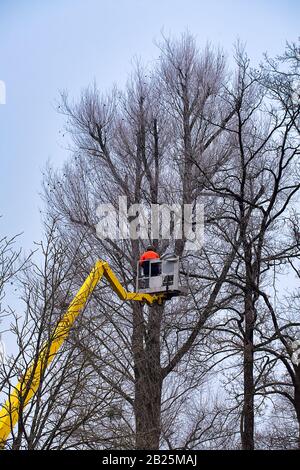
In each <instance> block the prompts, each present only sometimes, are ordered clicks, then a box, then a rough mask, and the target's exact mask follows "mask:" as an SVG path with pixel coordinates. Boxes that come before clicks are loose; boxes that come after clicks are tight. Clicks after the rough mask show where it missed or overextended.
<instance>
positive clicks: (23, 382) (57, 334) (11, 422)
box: [0, 260, 164, 448]
mask: <svg viewBox="0 0 300 470" xmlns="http://www.w3.org/2000/svg"><path fill="white" fill-rule="evenodd" d="M103 276H105V278H106V279H107V281H108V282H109V284H110V286H111V287H112V289H113V290H114V291H115V292H116V294H117V295H118V296H119V298H120V299H121V300H124V301H127V300H135V301H138V302H146V303H148V304H149V305H151V304H153V303H155V302H157V303H162V302H163V299H164V294H156V295H152V294H145V293H138V292H127V291H126V290H125V289H124V287H123V286H122V285H121V284H120V282H119V281H118V279H117V277H116V276H115V274H114V272H113V271H112V270H111V268H110V267H109V265H108V263H107V262H105V261H102V260H99V261H97V262H96V264H95V266H94V268H93V269H92V271H91V273H90V274H89V275H88V277H87V278H86V280H85V281H84V283H83V284H82V286H81V288H80V289H79V291H78V292H77V294H76V295H75V297H74V298H73V300H72V302H71V303H70V305H69V307H68V309H67V311H66V313H65V314H64V315H63V317H62V319H61V320H60V321H59V322H58V324H57V326H56V328H55V329H54V331H53V333H52V335H51V338H50V339H49V341H47V342H46V343H45V344H44V345H43V347H42V348H41V351H40V353H39V355H38V357H37V359H36V360H35V361H33V362H32V363H31V365H29V367H28V368H27V370H26V372H25V374H24V376H23V377H22V378H20V380H19V382H18V384H17V385H16V386H15V387H14V389H13V391H12V392H11V394H10V396H9V398H8V399H7V401H6V403H5V404H4V405H3V407H2V409H1V410H0V448H1V447H2V448H3V447H4V445H5V442H6V440H7V438H8V436H9V434H10V433H11V432H12V430H13V428H14V426H15V424H16V423H17V422H18V420H19V418H20V410H23V409H24V407H25V406H26V405H27V404H28V402H29V401H30V399H31V398H32V397H33V396H34V395H35V393H36V392H37V390H38V388H39V385H40V383H41V380H42V377H43V374H44V372H45V369H46V368H47V366H48V365H49V364H50V363H51V362H52V361H53V359H54V357H55V355H56V353H57V352H58V350H59V348H60V347H61V345H62V344H63V342H64V341H65V340H66V339H67V337H68V335H69V332H70V330H71V328H72V326H73V324H74V322H75V320H76V318H77V317H78V315H79V314H80V312H81V311H82V309H83V308H84V306H85V305H86V303H87V301H88V299H89V297H90V295H91V294H92V292H93V291H94V289H95V287H96V285H97V284H98V282H99V281H100V279H101V278H102V277H103Z"/></svg>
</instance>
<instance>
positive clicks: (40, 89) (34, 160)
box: [0, 0, 300, 249]
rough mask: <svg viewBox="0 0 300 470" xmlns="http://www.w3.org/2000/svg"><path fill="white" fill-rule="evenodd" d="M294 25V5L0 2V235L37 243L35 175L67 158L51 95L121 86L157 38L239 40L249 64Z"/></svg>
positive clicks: (273, 0)
mask: <svg viewBox="0 0 300 470" xmlns="http://www.w3.org/2000/svg"><path fill="white" fill-rule="evenodd" d="M299 18H300V2H297V1H294V0H285V1H283V0H260V1H258V0H254V1H251V2H250V1H241V0H240V1H238V0H224V1H221V0H209V1H208V0H198V1H197V0H160V1H158V0H151V1H150V0H124V1H121V0H114V1H104V0H43V1H42V0H39V1H38V0H0V80H4V81H5V83H6V91H7V96H6V105H0V161H1V179H0V214H2V215H3V218H2V219H0V234H4V233H5V234H7V233H8V234H14V233H16V232H21V231H24V235H23V237H22V243H23V245H24V246H25V247H26V249H29V248H30V247H31V246H32V242H33V240H39V239H40V237H41V229H40V214H39V210H38V208H39V207H42V203H41V201H40V198H39V195H38V193H39V191H40V181H41V173H42V170H43V168H44V166H45V164H46V161H47V159H50V160H51V161H52V163H53V164H54V165H60V164H61V162H63V161H64V160H65V159H66V158H67V157H68V152H67V151H66V150H65V149H64V146H65V140H64V139H63V138H62V136H61V134H60V133H59V131H60V130H61V129H62V126H63V120H62V117H61V116H59V115H58V114H57V112H56V110H55V102H56V100H57V97H58V91H59V90H60V89H68V90H69V92H70V94H71V95H73V96H75V97H76V96H78V95H79V92H80V89H81V88H83V87H85V86H86V85H88V84H89V83H91V82H92V81H93V80H94V79H96V80H97V82H98V86H99V88H103V89H107V88H109V87H110V86H111V85H112V84H113V83H117V84H118V85H120V86H122V85H123V84H124V82H125V80H126V77H127V75H128V73H129V72H130V70H131V61H132V58H133V57H134V56H138V57H142V58H143V60H144V61H145V62H146V63H151V61H153V60H155V57H156V56H157V55H158V51H157V49H156V47H155V45H154V40H155V39H159V38H160V32H161V30H162V29H163V30H164V32H165V34H167V35H168V34H169V33H171V34H172V35H180V33H181V32H183V31H184V30H186V29H189V30H190V32H191V33H193V34H194V35H195V36H196V38H197V42H198V45H199V46H200V47H201V46H202V45H205V43H206V42H207V41H211V42H212V43H213V44H215V45H218V46H222V47H223V48H224V49H225V51H227V52H228V54H229V55H230V54H231V52H232V45H233V43H234V42H235V40H236V39H237V38H238V37H239V38H240V39H241V40H242V41H245V42H246V43H247V51H248V54H249V56H250V57H251V58H252V59H253V60H254V61H256V62H258V61H259V60H260V58H261V57H262V53H263V52H264V51H268V53H269V54H270V55H275V54H277V53H280V52H282V51H283V49H284V45H285V41H286V40H296V39H297V36H298V35H299Z"/></svg>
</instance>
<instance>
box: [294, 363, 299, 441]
mask: <svg viewBox="0 0 300 470" xmlns="http://www.w3.org/2000/svg"><path fill="white" fill-rule="evenodd" d="M295 382H296V384H295V392H294V403H295V411H296V416H297V422H298V442H297V447H298V449H300V364H298V366H297V369H296V373H295Z"/></svg>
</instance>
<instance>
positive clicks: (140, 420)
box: [133, 306, 163, 450]
mask: <svg viewBox="0 0 300 470" xmlns="http://www.w3.org/2000/svg"><path fill="white" fill-rule="evenodd" d="M138 307H139V306H138ZM149 309H150V312H149V320H148V325H147V327H145V325H144V323H143V314H142V308H140V313H139V314H138V315H136V321H135V325H134V333H133V352H134V372H135V406H134V411H135V422H136V443H135V446H136V449H149V450H151V449H154V450H156V449H159V439H160V431H161V429H160V415H161V391H162V375H161V366H160V327H161V317H162V313H163V306H153V307H149ZM135 310H139V309H138V308H137V309H135ZM144 340H145V341H144Z"/></svg>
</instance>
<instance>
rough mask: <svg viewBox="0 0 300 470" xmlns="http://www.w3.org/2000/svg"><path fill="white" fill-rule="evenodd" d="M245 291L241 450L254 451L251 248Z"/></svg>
mask: <svg viewBox="0 0 300 470" xmlns="http://www.w3.org/2000/svg"><path fill="white" fill-rule="evenodd" d="M245 261H246V291H245V336H244V405H243V416H242V423H243V425H242V435H241V438H242V448H243V450H253V449H254V378H253V364H254V347H253V330H254V324H255V310H254V302H253V295H252V282H251V281H252V267H251V248H250V247H249V246H248V247H247V248H246V250H245Z"/></svg>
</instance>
